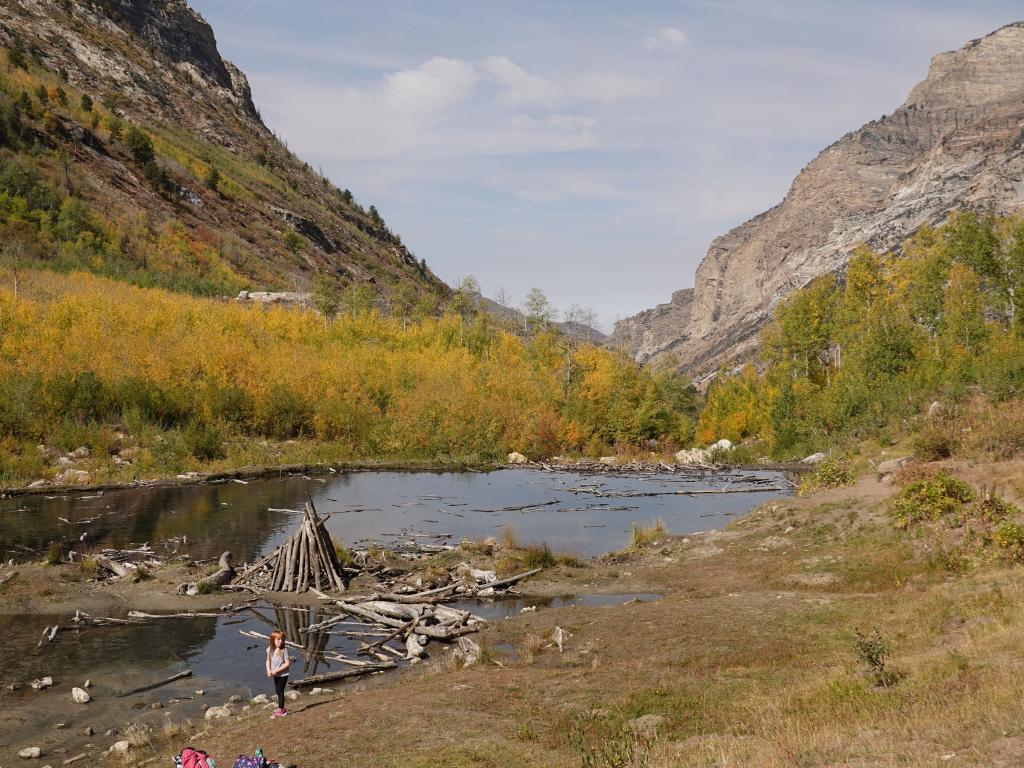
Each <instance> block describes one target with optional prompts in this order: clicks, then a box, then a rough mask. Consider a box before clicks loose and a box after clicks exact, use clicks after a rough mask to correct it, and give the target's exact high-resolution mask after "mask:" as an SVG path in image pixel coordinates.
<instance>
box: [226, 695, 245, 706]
mask: <svg viewBox="0 0 1024 768" xmlns="http://www.w3.org/2000/svg"><path fill="white" fill-rule="evenodd" d="M241 702H242V697H241V696H239V695H238V694H237V693H236V694H235V695H234V696H230V697H228V703H229V704H240V703H241Z"/></svg>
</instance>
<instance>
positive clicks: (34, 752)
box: [18, 747, 43, 760]
mask: <svg viewBox="0 0 1024 768" xmlns="http://www.w3.org/2000/svg"><path fill="white" fill-rule="evenodd" d="M42 755H43V750H41V749H40V748H39V747H25V748H24V749H23V750H21V751H19V752H18V757H24V758H25V759H26V760H34V759H36V758H37V757H42Z"/></svg>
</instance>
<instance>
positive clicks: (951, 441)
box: [912, 421, 960, 461]
mask: <svg viewBox="0 0 1024 768" xmlns="http://www.w3.org/2000/svg"><path fill="white" fill-rule="evenodd" d="M912 445H913V449H914V457H915V458H916V459H918V460H919V461H938V460H940V459H948V458H949V457H950V456H952V455H953V454H954V453H956V451H957V449H958V448H959V447H960V436H959V434H957V431H956V428H955V426H954V425H952V424H949V423H947V422H940V421H929V422H928V423H927V424H925V425H924V426H923V427H922V428H921V429H920V430H919V431H918V433H917V434H916V435H914V440H913V444H912Z"/></svg>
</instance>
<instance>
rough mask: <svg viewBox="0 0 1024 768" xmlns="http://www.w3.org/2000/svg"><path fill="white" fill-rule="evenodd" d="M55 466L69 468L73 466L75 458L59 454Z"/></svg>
mask: <svg viewBox="0 0 1024 768" xmlns="http://www.w3.org/2000/svg"><path fill="white" fill-rule="evenodd" d="M57 466H58V467H60V468H61V469H69V468H71V467H73V466H75V460H74V459H72V458H71V457H70V456H61V457H60V458H59V459H57Z"/></svg>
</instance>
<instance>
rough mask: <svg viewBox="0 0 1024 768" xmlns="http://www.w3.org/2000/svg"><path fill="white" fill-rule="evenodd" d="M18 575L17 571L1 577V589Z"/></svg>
mask: <svg viewBox="0 0 1024 768" xmlns="http://www.w3.org/2000/svg"><path fill="white" fill-rule="evenodd" d="M17 575H18V572H17V571H11V572H10V573H8V574H6V575H4V576H0V587H2V586H3V585H4V584H6V583H7V582H8V581H11V580H12V579H13V578H14V577H15V576H17Z"/></svg>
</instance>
